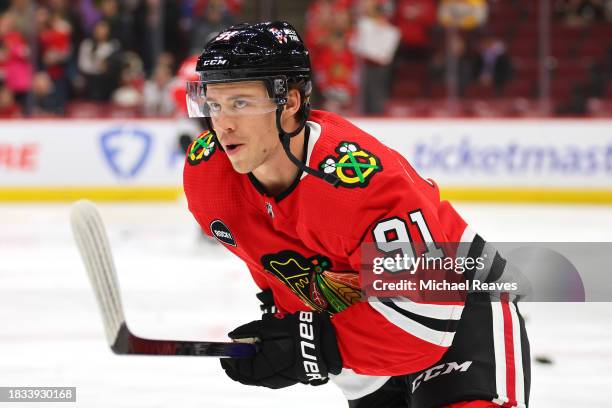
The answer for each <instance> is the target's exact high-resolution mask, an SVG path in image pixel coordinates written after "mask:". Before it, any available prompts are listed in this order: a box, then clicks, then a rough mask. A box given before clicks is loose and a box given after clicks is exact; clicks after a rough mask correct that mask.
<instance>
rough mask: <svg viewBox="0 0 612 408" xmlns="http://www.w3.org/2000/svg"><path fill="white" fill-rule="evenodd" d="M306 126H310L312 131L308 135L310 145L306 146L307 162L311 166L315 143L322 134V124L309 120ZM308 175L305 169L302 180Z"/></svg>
mask: <svg viewBox="0 0 612 408" xmlns="http://www.w3.org/2000/svg"><path fill="white" fill-rule="evenodd" d="M306 126H308V127H309V128H310V133H309V135H308V147H307V148H306V160H305V163H306V166H307V167H310V158H311V155H312V150H313V149H314V147H315V144H316V143H317V141H318V140H319V137H320V136H321V125H319V124H318V123H316V122H311V121H307V122H306ZM307 175H308V173H306V172H305V171H303V172H302V176H301V177H300V180H301V179H303V178H304V177H306V176H307Z"/></svg>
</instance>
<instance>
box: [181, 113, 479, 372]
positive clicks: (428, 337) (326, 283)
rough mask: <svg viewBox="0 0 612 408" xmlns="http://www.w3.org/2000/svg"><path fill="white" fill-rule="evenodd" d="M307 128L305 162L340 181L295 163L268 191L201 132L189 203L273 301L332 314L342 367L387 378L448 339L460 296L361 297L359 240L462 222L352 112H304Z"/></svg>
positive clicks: (423, 237)
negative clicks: (285, 185) (293, 173)
mask: <svg viewBox="0 0 612 408" xmlns="http://www.w3.org/2000/svg"><path fill="white" fill-rule="evenodd" d="M307 126H308V132H307V137H306V138H305V145H306V149H305V151H306V155H305V156H306V157H305V162H306V164H307V165H308V166H310V167H316V168H319V169H320V170H322V171H325V172H328V173H331V172H334V173H335V174H336V175H337V176H338V177H339V179H340V184H339V186H337V187H333V186H331V185H330V184H328V183H325V182H323V181H322V180H320V179H318V178H316V177H313V176H311V175H308V174H305V173H303V174H300V175H299V176H298V177H297V178H296V180H295V182H294V183H293V184H292V185H291V186H290V187H289V189H288V190H287V191H285V192H284V193H282V194H281V195H279V196H277V197H270V196H267V195H266V193H265V190H264V189H263V188H262V186H261V185H260V184H259V183H258V181H257V179H255V177H253V176H252V175H244V174H239V173H237V172H235V171H234V170H233V168H232V166H231V164H230V162H229V160H228V158H227V156H226V155H225V153H224V152H223V151H220V150H219V149H218V148H217V146H215V143H214V140H213V139H212V137H211V135H210V134H209V133H205V134H203V135H202V136H201V137H200V138H198V139H197V140H196V141H195V142H194V144H193V145H192V146H191V148H190V150H189V152H188V157H187V161H186V164H185V169H184V188H185V194H186V196H187V200H188V204H189V209H190V211H191V212H192V213H193V215H194V217H195V218H196V220H197V221H198V223H199V224H200V226H201V227H202V229H203V230H204V231H205V232H206V233H207V234H209V235H211V236H213V237H215V238H217V239H218V240H219V241H220V242H221V243H222V244H223V245H224V246H225V247H226V248H227V249H229V250H230V251H232V252H233V253H234V254H236V255H237V256H239V257H240V258H241V259H242V260H244V262H245V263H246V264H247V266H248V268H249V270H250V272H251V274H252V276H253V279H254V280H255V282H256V283H257V285H258V286H259V287H260V288H261V289H268V288H269V289H271V290H272V292H273V294H274V300H275V303H276V306H277V307H278V309H279V310H281V311H286V312H290V313H293V312H296V311H299V310H318V311H326V312H329V313H330V314H331V315H332V323H333V325H334V327H335V330H336V335H337V339H338V345H339V349H340V352H341V355H342V359H343V363H344V367H345V368H349V369H351V370H353V371H354V372H356V373H360V374H367V375H371V376H391V375H401V374H407V373H411V372H416V371H418V370H421V369H424V368H426V367H429V366H431V365H432V364H433V363H435V362H436V361H438V360H439V359H440V357H441V356H442V354H443V353H444V352H445V351H446V349H447V348H448V347H449V346H450V345H451V343H452V340H453V336H454V328H455V327H456V323H457V321H458V320H459V319H460V317H461V312H462V310H463V305H462V304H461V303H457V304H449V303H447V304H431V303H417V302H410V301H406V302H393V301H385V302H379V301H375V300H376V299H365V298H362V296H361V292H360V284H359V274H358V271H359V268H360V263H361V248H362V244H364V243H368V242H370V243H371V242H394V241H404V242H406V241H409V240H411V241H413V242H417V241H420V242H423V241H429V240H433V241H435V242H460V241H462V240H465V235H464V234H465V232H466V223H465V222H464V221H463V220H462V219H461V217H460V216H459V215H458V214H457V213H456V212H455V210H454V209H453V208H452V206H451V205H450V204H449V203H448V202H446V201H440V198H439V192H438V188H437V187H436V185H435V184H434V183H433V182H432V181H430V180H425V179H423V178H421V177H420V176H419V175H418V174H417V173H416V172H415V170H414V169H413V168H412V167H411V166H410V165H409V163H408V162H407V161H406V160H405V159H404V158H403V157H402V156H401V155H400V154H399V153H397V152H396V151H394V150H392V149H390V148H388V147H387V146H385V145H383V144H382V143H381V142H379V141H378V140H377V139H376V138H374V137H372V136H370V135H369V134H367V133H365V132H364V131H362V130H361V129H359V128H357V127H356V126H354V125H353V124H351V123H350V122H349V121H347V120H345V119H343V118H341V117H339V116H337V115H335V114H332V113H328V112H323V111H313V112H312V114H311V116H310V118H309V121H308V123H307ZM472 237H473V236H472Z"/></svg>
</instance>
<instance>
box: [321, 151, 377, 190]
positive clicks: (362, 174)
mask: <svg viewBox="0 0 612 408" xmlns="http://www.w3.org/2000/svg"><path fill="white" fill-rule="evenodd" d="M336 153H338V156H337V157H333V156H328V157H326V158H325V159H323V161H322V162H321V163H320V164H319V167H320V168H321V170H323V171H324V172H325V173H335V174H336V176H337V177H338V178H339V179H340V185H342V186H344V187H366V186H367V185H368V183H369V182H370V179H371V178H372V176H373V175H374V174H376V173H377V172H379V171H381V170H382V164H381V163H380V160H379V159H378V157H376V156H374V155H373V154H372V153H370V152H368V151H366V150H363V149H361V148H360V147H359V145H358V144H357V143H352V142H342V143H340V144H339V145H338V147H337V148H336Z"/></svg>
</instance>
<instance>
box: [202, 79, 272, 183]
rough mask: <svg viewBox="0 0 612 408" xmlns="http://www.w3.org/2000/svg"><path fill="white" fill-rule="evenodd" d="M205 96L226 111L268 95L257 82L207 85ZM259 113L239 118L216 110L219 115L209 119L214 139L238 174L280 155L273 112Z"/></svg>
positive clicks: (261, 99)
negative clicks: (217, 140) (214, 133)
mask: <svg viewBox="0 0 612 408" xmlns="http://www.w3.org/2000/svg"><path fill="white" fill-rule="evenodd" d="M206 96H207V99H208V100H210V101H213V103H214V104H215V105H213V106H218V107H227V108H226V111H228V110H231V109H240V108H241V107H242V106H247V104H249V103H251V101H258V102H257V103H262V102H261V101H263V100H265V99H266V98H268V92H267V91H266V87H265V86H264V84H263V83H262V82H259V81H254V82H234V83H225V84H210V85H208V87H207V90H206ZM270 103H271V102H270ZM261 110H262V111H265V113H257V114H246V115H240V114H225V113H223V109H221V108H220V113H219V114H218V115H214V116H213V117H212V122H213V127H214V128H215V132H216V134H217V138H218V139H219V142H220V143H221V146H223V149H224V150H225V152H226V153H227V157H228V158H229V160H230V162H231V163H232V166H233V167H234V170H236V171H237V172H239V173H249V172H251V171H253V170H255V169H256V168H257V167H259V166H261V165H262V164H263V163H265V162H266V161H267V160H269V159H270V158H271V157H273V156H274V155H276V154H279V153H282V146H281V144H280V141H279V138H278V131H277V130H276V122H275V113H274V112H273V111H270V109H261Z"/></svg>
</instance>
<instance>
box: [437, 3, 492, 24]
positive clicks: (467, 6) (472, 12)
mask: <svg viewBox="0 0 612 408" xmlns="http://www.w3.org/2000/svg"><path fill="white" fill-rule="evenodd" d="M488 13H489V9H488V6H487V2H486V0H441V2H440V5H439V8H438V21H439V22H440V24H441V25H442V26H443V27H445V28H451V27H452V28H457V29H461V30H473V29H475V28H478V27H480V26H482V25H483V24H484V23H485V22H486V21H487V16H488Z"/></svg>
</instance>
